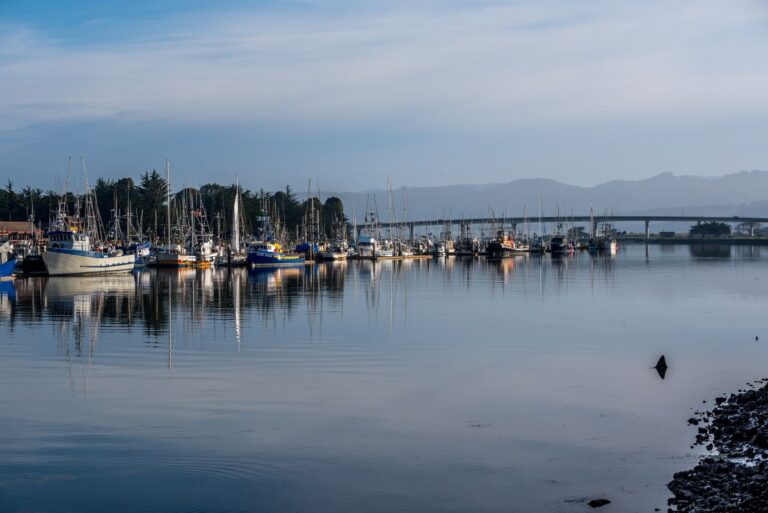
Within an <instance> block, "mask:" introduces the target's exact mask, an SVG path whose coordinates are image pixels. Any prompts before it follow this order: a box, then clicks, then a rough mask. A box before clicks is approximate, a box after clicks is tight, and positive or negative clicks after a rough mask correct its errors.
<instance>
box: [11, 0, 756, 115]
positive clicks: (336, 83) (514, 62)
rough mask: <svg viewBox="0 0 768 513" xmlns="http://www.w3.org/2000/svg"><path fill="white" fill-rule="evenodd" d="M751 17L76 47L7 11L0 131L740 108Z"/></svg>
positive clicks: (331, 20) (188, 21)
mask: <svg viewBox="0 0 768 513" xmlns="http://www.w3.org/2000/svg"><path fill="white" fill-rule="evenodd" d="M765 21H766V16H765V12H764V11H763V10H762V9H761V8H760V7H759V4H758V3H755V2H731V3H728V4H723V3H722V2H714V1H698V2H693V1H691V2H679V3H676V4H675V8H674V10H672V9H670V8H669V4H668V3H666V2H651V3H646V4H643V5H634V6H625V5H616V4H615V3H613V2H606V3H600V2H599V3H597V4H592V5H591V6H589V7H585V6H582V5H579V3H578V2H577V3H574V2H566V3H563V4H557V3H544V4H539V3H536V2H531V3H524V4H521V5H516V6H506V5H498V4H490V5H486V6H483V7H478V6H477V5H476V4H472V5H467V4H460V5H457V4H448V5H447V6H444V5H443V4H440V3H437V4H431V3H428V4H421V5H419V6H415V7H414V6H407V7H382V6H381V5H379V6H377V7H376V8H371V9H367V10H356V11H348V12H335V13H333V14H332V15H331V14H327V13H325V14H324V13H322V12H318V11H317V10H310V11H308V12H292V13H290V15H288V14H283V15H281V14H280V13H279V12H278V13H269V14H264V13H258V12H242V13H236V14H233V13H227V14H224V15H219V16H211V15H208V16H206V17H202V16H200V17H195V16H186V17H179V18H178V19H170V20H163V21H162V23H161V22H158V21H153V22H147V23H146V24H145V25H144V26H142V27H141V30H139V31H137V32H136V34H134V35H133V36H132V37H130V38H123V39H121V40H113V41H109V42H108V43H104V42H101V43H99V44H80V45H67V44H62V43H61V41H58V40H57V39H55V38H54V37H52V36H50V35H47V34H45V33H43V32H40V31H37V30H34V29H32V28H30V27H21V26H9V25H5V26H3V27H0V32H2V33H3V34H4V35H3V36H0V48H2V50H0V83H2V84H3V94H2V95H1V96H0V114H1V116H0V119H2V121H0V123H1V124H2V125H0V128H5V129H15V128H20V127H24V126H28V125H31V124H35V123H46V122H52V121H65V120H67V119H74V118H78V119H83V118H94V119H99V118H102V117H110V116H115V115H121V116H124V117H126V118H129V119H137V120H153V119H166V120H174V121H184V120H190V121H196V122H197V121H206V120H216V121H225V120H229V119H231V120H241V121H242V120H256V121H264V122H274V123H289V124H290V123H306V124H309V125H318V126H322V125H324V124H333V125H343V124H345V123H363V124H364V123H376V122H388V123H400V124H402V125H406V126H411V127H417V128H423V129H438V130H442V129H448V130H451V129H456V130H467V129H469V130H473V129H477V130H486V129H495V128H498V127H520V126H526V125H531V124H547V123H569V122H573V121H578V122H589V121H593V120H595V121H599V120H606V119H607V120H622V119H626V120H633V119H640V118H657V119H661V120H663V119H668V118H678V117H681V116H682V117H688V118H696V117H699V116H718V115H733V114H738V113H739V112H742V111H750V112H753V113H754V112H756V111H768V97H766V95H765V93H764V92H765V91H766V90H768V70H767V69H766V66H765V65H764V64H763V62H764V55H766V50H768V41H766V38H765V37H764V36H763V35H762V34H763V32H762V27H760V24H764V23H765ZM46 105H47V106H49V108H46V107H45V106H46Z"/></svg>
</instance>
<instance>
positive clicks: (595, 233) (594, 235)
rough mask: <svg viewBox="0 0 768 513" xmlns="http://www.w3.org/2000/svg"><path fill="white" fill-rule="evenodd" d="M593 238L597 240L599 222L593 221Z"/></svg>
mask: <svg viewBox="0 0 768 513" xmlns="http://www.w3.org/2000/svg"><path fill="white" fill-rule="evenodd" d="M592 238H593V239H595V238H597V221H594V220H593V221H592Z"/></svg>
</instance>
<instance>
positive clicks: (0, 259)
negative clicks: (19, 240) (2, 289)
mask: <svg viewBox="0 0 768 513" xmlns="http://www.w3.org/2000/svg"><path fill="white" fill-rule="evenodd" d="M14 269H16V257H15V256H14V255H13V253H11V246H10V244H8V243H7V242H6V243H5V244H3V245H1V246H0V281H7V280H12V279H13V271H14Z"/></svg>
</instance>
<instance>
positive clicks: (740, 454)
mask: <svg viewBox="0 0 768 513" xmlns="http://www.w3.org/2000/svg"><path fill="white" fill-rule="evenodd" d="M766 382H768V380H762V381H760V382H758V383H751V384H749V388H748V389H746V390H740V391H739V392H738V393H737V394H732V395H731V396H730V397H727V398H726V397H718V398H717V399H716V400H715V405H716V406H715V408H714V409H712V410H710V411H700V412H696V416H695V417H693V418H691V419H689V420H688V423H689V424H691V425H693V426H697V428H698V433H697V435H696V442H695V444H696V445H703V446H705V447H706V449H707V450H708V451H709V452H710V454H709V455H708V456H706V457H704V458H703V459H702V460H701V461H700V462H699V464H698V465H696V467H695V468H693V469H692V470H687V471H684V472H678V473H676V474H675V475H674V479H673V480H672V481H671V482H670V483H669V484H668V485H667V487H668V488H669V489H670V491H671V492H672V493H673V494H674V497H673V498H671V499H669V512H685V513H709V512H739V513H751V512H761V513H762V512H768V385H766Z"/></svg>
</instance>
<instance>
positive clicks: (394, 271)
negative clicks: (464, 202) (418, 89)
mask: <svg viewBox="0 0 768 513" xmlns="http://www.w3.org/2000/svg"><path fill="white" fill-rule="evenodd" d="M767 258H768V252H766V250H765V249H762V248H750V247H733V248H730V247H716V248H696V247H688V246H650V247H648V248H646V247H645V246H642V245H636V246H635V245H633V246H627V247H625V248H622V250H621V251H620V252H619V254H618V255H615V256H591V255H589V254H587V253H580V254H577V255H575V256H573V257H563V258H554V259H553V258H551V257H549V256H546V257H535V256H530V257H521V258H516V259H509V260H506V261H503V262H500V263H491V262H486V261H485V260H483V259H479V260H474V259H468V260H458V259H449V260H440V261H437V260H434V261H433V260H428V261H408V262H380V263H376V264H375V265H374V264H373V263H370V262H349V263H346V264H344V263H342V264H329V265H325V264H323V265H318V266H314V267H312V268H307V269H306V270H281V271H275V272H258V273H253V272H250V273H249V272H247V271H246V270H244V269H238V270H227V269H213V270H204V271H203V270H198V271H195V270H192V271H179V272H175V271H173V272H167V271H144V272H140V273H136V274H134V275H132V276H131V275H126V276H112V277H93V278H48V279H45V278H36V279H19V280H16V282H15V285H8V284H3V285H0V330H1V332H2V335H1V336H0V511H3V512H30V513H31V512H35V513H41V512H51V513H54V512H55V513H58V512H73V513H74V512H79V513H91V512H93V513H96V512H99V513H100V512H104V511H110V512H137V511H141V512H150V513H151V512H168V513H192V512H201V513H202V512H212V513H214V512H215V513H218V512H222V513H223V512H257V511H292V512H296V511H298V512H336V511H355V512H371V513H373V512H406V511H407V512H411V511H414V512H466V511H475V512H529V511H530V512H536V511H544V512H572V511H585V510H589V508H588V507H587V506H586V505H585V504H584V499H591V498H596V497H606V498H608V499H610V500H611V501H612V504H611V505H610V506H607V507H606V508H605V510H606V511H609V509H610V511H622V512H634V511H637V512H647V511H653V508H655V507H658V508H662V509H665V508H666V499H667V497H668V496H669V494H668V492H667V491H666V489H665V484H666V483H667V482H668V481H669V480H670V479H671V476H672V474H673V473H674V472H676V471H679V470H682V469H686V468H688V467H690V466H691V465H692V464H693V463H694V462H695V461H696V459H697V458H698V456H699V455H700V452H698V451H699V449H696V450H692V449H690V447H689V446H690V444H691V442H692V440H693V438H694V435H695V431H694V429H695V428H692V427H690V426H687V425H686V419H688V418H689V417H690V416H692V412H693V410H694V409H696V408H699V407H702V406H706V405H703V404H702V400H707V401H708V402H709V401H711V400H712V399H713V398H714V397H715V396H716V395H718V394H720V393H722V392H726V391H728V392H730V391H734V390H736V389H738V388H740V387H743V385H744V384H745V383H746V382H747V381H751V380H754V379H758V378H762V377H765V376H766V375H768V371H766V368H768V351H766V347H765V344H766V343H768V330H766V326H765V324H764V318H765V317H764V311H765V304H766V299H767V298H768V289H767V288H766V285H768V265H766V264H767V263H768V260H767ZM755 336H760V340H758V341H756V340H755ZM763 339H765V342H763ZM661 354H665V355H666V358H667V360H668V362H669V364H670V369H669V372H668V373H667V375H666V377H665V379H663V380H662V379H661V378H660V377H659V376H658V375H657V374H656V373H655V371H654V370H653V369H651V367H652V366H653V364H654V363H655V361H656V359H657V358H658V357H659V356H660V355H661Z"/></svg>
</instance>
